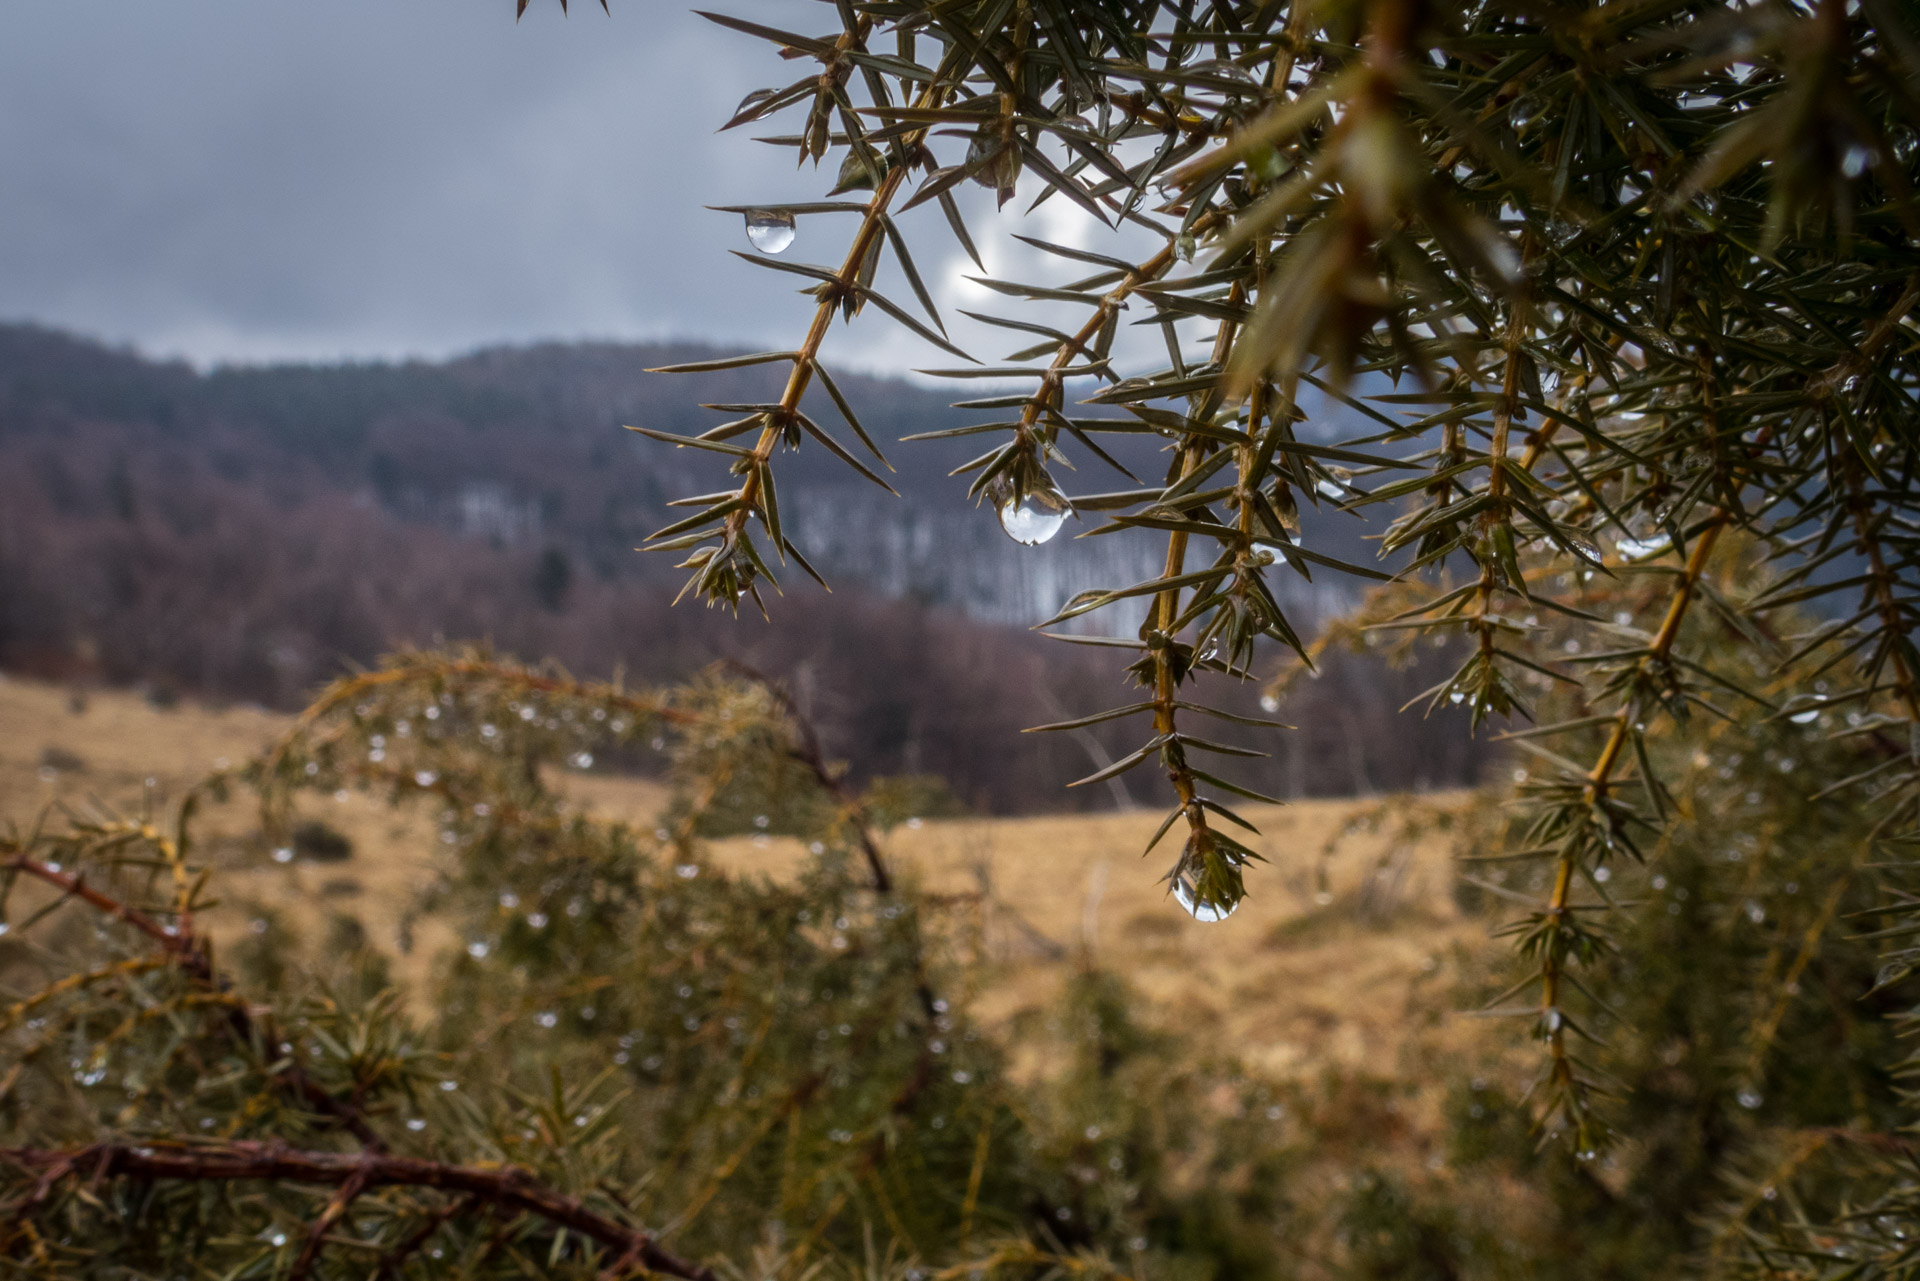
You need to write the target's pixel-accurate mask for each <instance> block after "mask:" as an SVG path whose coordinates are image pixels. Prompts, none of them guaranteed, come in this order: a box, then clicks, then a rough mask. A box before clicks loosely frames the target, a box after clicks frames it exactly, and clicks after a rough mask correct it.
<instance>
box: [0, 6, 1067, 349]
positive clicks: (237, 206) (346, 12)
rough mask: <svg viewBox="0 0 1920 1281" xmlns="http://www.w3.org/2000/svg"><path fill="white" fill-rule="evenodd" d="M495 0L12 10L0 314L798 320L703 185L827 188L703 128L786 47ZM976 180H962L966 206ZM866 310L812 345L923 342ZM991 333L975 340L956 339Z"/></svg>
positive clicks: (674, 19)
mask: <svg viewBox="0 0 1920 1281" xmlns="http://www.w3.org/2000/svg"><path fill="white" fill-rule="evenodd" d="M731 7H732V8H734V9H736V10H740V11H748V10H750V11H751V12H752V13H753V15H754V16H755V17H757V18H762V19H763V20H768V21H779V22H785V23H787V24H789V25H792V26H797V27H800V28H802V29H806V28H810V27H813V26H816V25H819V24H820V22H821V18H822V13H823V11H822V8H821V6H820V5H819V4H817V3H813V2H812V0H753V2H752V3H751V4H750V5H743V4H741V3H738V0H736V3H735V4H734V5H732V6H731ZM511 9H512V5H511V0H324V3H313V2H309V0H164V2H161V0H149V2H146V3H136V0H60V2H59V3H57V4H42V5H35V6H17V7H14V8H12V9H10V11H9V12H8V14H7V22H6V38H5V39H4V40H3V41H0V317H6V318H13V319H32V320H38V321H42V322H45V323H49V324H54V325H59V326H63V327H67V328H72V329H76V330H80V331H82V332H86V333H91V334H97V335H101V336H104V337H107V338H110V339H114V340H120V341H130V342H133V343H135V344H137V345H138V346H140V347H142V348H144V349H146V350H149V351H153V352H157V353H165V354H181V355H185V356H188V357H189V358H192V359H195V360H197V361H201V362H211V361H230V360H242V361H251V360H263V359H280V358H330V357H337V356H382V357H387V356H396V355H404V354H430V355H431V354H444V353H449V352H454V351H459V350H464V349H467V348H470V347H473V346H475V345H478V344H482V343H489V342H499V341H524V340H530V339H537V338H549V337H618V338H640V337H659V336H667V335H684V336H692V337H704V338H711V339H718V340H722V341H730V342H741V343H749V344H770V345H776V346H784V345H788V344H789V343H790V342H791V341H792V336H793V334H794V333H795V332H796V330H798V329H799V328H801V327H802V326H803V325H804V318H805V316H806V314H807V311H808V309H807V307H806V305H805V302H804V300H802V299H800V298H798V297H797V296H796V295H795V293H794V291H793V285H794V283H795V282H794V281H793V280H792V279H791V278H787V277H780V278H770V277H768V276H766V275H764V274H762V273H760V272H758V271H757V270H756V269H754V268H751V267H748V266H747V265H746V264H744V263H741V262H740V261H739V260H738V259H735V258H733V257H732V256H731V255H729V254H728V253H727V252H726V251H727V250H728V249H730V248H744V247H745V243H744V238H743V236H742V231H741V226H740V222H739V220H738V219H737V218H733V217H729V216H726V215H721V214H715V213H710V212H707V211H706V210H705V209H703V208H702V206H704V205H708V204H742V203H749V202H755V201H766V200H777V199H795V198H806V199H813V198H817V197H818V195H819V194H820V193H821V192H822V191H823V190H824V189H825V187H826V186H827V185H828V183H827V181H826V176H827V175H826V174H823V173H815V172H814V171H813V170H812V169H811V168H809V169H808V170H806V171H804V172H801V173H796V172H795V171H794V169H793V166H792V161H791V159H790V158H789V153H785V152H782V151H778V150H775V149H773V148H770V147H766V146H764V145H761V144H757V143H755V142H753V141H751V140H750V139H749V138H748V137H747V136H746V134H747V133H748V132H750V131H736V132H733V133H728V134H724V135H716V134H715V132H714V130H715V127H716V126H717V125H718V124H719V123H720V122H721V121H724V120H725V119H726V118H727V116H728V114H730V113H731V111H732V110H733V108H734V106H735V104H737V103H738V102H739V100H740V98H741V97H742V96H743V95H744V94H745V93H746V92H747V91H748V90H750V89H753V88H756V87H759V86H761V85H763V84H766V83H769V82H778V83H783V82H784V80H783V79H782V78H783V77H789V76H791V75H792V74H794V72H793V64H790V63H784V62H781V61H780V60H779V59H778V58H777V57H776V56H775V55H774V54H773V51H772V49H771V48H770V47H769V46H767V45H765V44H763V43H761V42H758V41H755V40H752V39H750V38H748V37H744V36H741V35H739V34H737V33H733V32H728V31H723V30H720V29H718V28H716V27H714V26H713V25H712V24H710V23H707V22H706V21H704V20H702V19H700V18H698V17H695V16H694V15H692V14H691V13H690V12H688V11H687V10H686V9H685V8H683V7H681V5H680V4H678V3H663V0H616V2H615V3H614V5H613V14H612V16H611V17H610V18H609V17H607V16H604V15H602V14H601V12H600V11H599V8H598V7H597V6H596V5H593V4H592V3H591V0H576V3H575V4H574V13H573V16H572V17H571V18H570V19H563V18H562V17H561V14H560V12H559V9H558V6H557V5H555V4H553V3H551V0H545V2H543V3H537V4H536V5H535V6H534V7H532V8H530V9H529V11H528V14H527V17H526V19H525V20H524V21H522V22H520V23H519V24H518V25H516V24H515V23H514V22H513V20H512V16H511ZM793 127H795V126H790V125H786V124H781V125H778V126H774V127H773V128H774V129H775V131H787V130H789V129H791V128H793ZM761 131H762V132H765V131H766V130H764V129H763V130H761ZM945 145H947V146H949V147H951V146H953V145H956V144H953V143H951V142H949V143H947V144H945ZM829 163H830V164H831V163H832V161H831V159H830V161H829ZM983 196H984V193H974V194H973V195H972V196H970V197H969V200H968V203H969V206H970V207H972V208H975V209H976V210H977V211H978V212H977V216H978V217H979V218H981V219H982V220H983V222H984V221H986V220H989V219H991V218H992V217H993V215H992V214H991V213H990V212H989V210H990V207H991V202H990V201H986V200H984V199H982V197H983ZM1011 208H1012V207H1011V206H1010V209H1011ZM929 220H930V221H929ZM908 226H909V230H910V231H911V230H912V229H913V228H914V227H916V226H917V227H918V228H920V229H921V231H920V234H919V235H918V236H917V237H916V239H917V241H918V242H919V243H922V244H923V245H924V246H925V248H923V249H922V251H921V254H922V257H921V264H920V265H921V269H922V271H923V272H924V273H926V274H927V275H928V276H929V277H930V279H931V282H932V284H933V287H934V288H935V290H936V292H937V293H938V294H939V295H940V296H941V299H942V302H943V304H946V305H948V306H953V305H959V306H978V305H979V304H980V303H981V302H982V301H985V300H986V295H985V293H984V291H982V290H980V289H979V288H978V287H977V286H972V285H968V284H966V283H965V282H964V281H963V280H962V276H963V275H964V273H965V272H967V271H971V270H973V269H972V268H971V266H970V265H968V264H966V263H965V261H964V259H962V258H961V257H960V256H959V254H958V252H957V251H956V250H954V249H953V248H952V246H951V242H950V240H949V238H948V237H947V235H946V233H945V230H944V227H943V225H942V224H941V221H940V217H939V214H938V212H937V210H931V209H923V210H918V211H915V212H914V213H913V214H910V215H908ZM1025 229H1027V230H1029V231H1032V232H1034V233H1036V234H1039V235H1042V236H1046V237H1049V238H1052V239H1056V240H1069V241H1078V242H1085V241H1086V240H1087V232H1088V220H1087V219H1086V218H1085V217H1084V216H1083V215H1080V214H1079V213H1078V212H1077V211H1075V210H1073V209H1072V207H1071V206H1069V205H1067V203H1066V202H1064V201H1053V202H1051V203H1050V204H1049V205H1048V206H1046V207H1044V208H1043V210H1042V212H1041V214H1040V216H1039V217H1037V218H1036V219H1034V220H1033V221H1032V222H1031V223H1029V224H1028V225H1027V227H1026V228H1025ZM976 230H984V228H977V229H976ZM983 239H986V240H991V239H992V237H985V238H983ZM1004 243H1005V242H1004V239H1003V238H1002V240H1001V244H1002V247H1001V248H1000V249H998V250H992V251H989V252H990V256H989V260H988V261H989V266H990V267H993V268H995V269H996V270H997V271H1003V272H1006V271H1013V270H1016V269H1025V268H1027V267H1029V266H1031V265H1032V264H1031V262H1030V259H1026V260H1023V261H1022V262H1021V263H1019V264H1018V265H1017V267H1016V264H1014V263H1011V262H1007V261H995V259H994V258H993V257H992V256H991V254H992V253H994V252H998V253H1002V254H1004V253H1005V252H1006V250H1005V247H1004ZM843 244H844V238H843V236H841V235H838V234H836V228H835V227H834V226H830V225H827V224H826V223H822V222H807V223H803V226H802V234H801V237H800V242H799V243H798V244H797V245H796V246H795V247H794V249H793V250H791V251H790V256H793V257H804V258H807V259H810V260H815V261H825V262H830V263H834V264H836V265H837V263H838V261H839V256H840V252H841V246H842V245H843ZM883 283H884V280H883ZM903 292H904V291H903ZM877 319H878V318H871V319H864V318H863V320H862V323H861V333H860V336H859V339H858V340H857V341H854V342H836V344H835V345H836V346H838V347H840V348H841V350H840V352H839V359H840V360H842V361H843V362H846V363H853V364H858V365H863V366H866V367H869V368H892V369H904V368H909V367H911V366H913V365H926V364H951V363H953V362H952V359H951V358H950V357H947V356H943V355H940V354H938V353H933V352H931V351H930V349H928V348H926V347H925V346H923V345H921V344H920V343H918V342H917V341H916V340H913V339H911V338H909V337H907V336H906V335H905V334H904V333H902V332H900V331H898V330H897V329H896V328H895V327H894V326H892V325H887V324H881V323H877ZM974 336H975V337H980V335H979V334H978V332H977V331H975V334H974ZM1004 343H1005V337H1004V335H994V336H992V337H991V338H990V339H989V340H987V341H985V342H984V344H983V351H984V353H985V354H988V355H997V354H999V353H998V349H999V348H1000V347H1001V346H1003V345H1004Z"/></svg>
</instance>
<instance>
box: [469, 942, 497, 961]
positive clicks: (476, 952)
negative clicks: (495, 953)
mask: <svg viewBox="0 0 1920 1281" xmlns="http://www.w3.org/2000/svg"><path fill="white" fill-rule="evenodd" d="M492 950H493V949H492V948H489V947H488V946H487V945H486V944H485V943H482V942H480V941H478V940H475V941H474V942H472V943H469V944H467V955H468V956H471V957H472V958H473V959H474V960H476V961H478V960H481V959H483V958H484V957H485V956H486V954H487V953H488V952H490V951H492Z"/></svg>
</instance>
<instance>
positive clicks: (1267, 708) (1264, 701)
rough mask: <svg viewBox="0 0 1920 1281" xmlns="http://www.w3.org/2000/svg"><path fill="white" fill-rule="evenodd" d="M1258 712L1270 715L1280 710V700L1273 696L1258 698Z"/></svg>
mask: <svg viewBox="0 0 1920 1281" xmlns="http://www.w3.org/2000/svg"><path fill="white" fill-rule="evenodd" d="M1260 710H1261V711H1263V712H1266V713H1267V714H1268V715H1272V714H1273V713H1274V712H1277V711H1279V710H1280V699H1279V698H1278V697H1277V696H1276V695H1273V694H1262V695H1261V696H1260Z"/></svg>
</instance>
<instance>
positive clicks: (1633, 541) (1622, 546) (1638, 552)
mask: <svg viewBox="0 0 1920 1281" xmlns="http://www.w3.org/2000/svg"><path fill="white" fill-rule="evenodd" d="M1672 546H1673V536H1672V535H1670V534H1664V533H1662V534H1653V535H1651V536H1649V537H1647V538H1623V539H1621V540H1620V541H1619V542H1617V543H1615V544H1614V547H1615V548H1616V549H1618V551H1619V552H1620V554H1621V555H1622V556H1624V557H1626V558H1627V559H1628V560H1646V559H1647V558H1648V557H1650V556H1658V555H1660V554H1661V553H1662V552H1664V551H1666V550H1668V549H1669V548H1671V547H1672Z"/></svg>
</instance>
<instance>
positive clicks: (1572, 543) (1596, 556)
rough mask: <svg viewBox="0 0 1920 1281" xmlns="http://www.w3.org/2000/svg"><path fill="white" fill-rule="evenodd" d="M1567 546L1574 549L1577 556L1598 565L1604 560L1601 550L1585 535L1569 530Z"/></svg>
mask: <svg viewBox="0 0 1920 1281" xmlns="http://www.w3.org/2000/svg"><path fill="white" fill-rule="evenodd" d="M1567 545H1568V546H1569V547H1571V548H1573V550H1574V554H1575V555H1577V556H1582V557H1584V558H1585V559H1587V560H1590V561H1592V562H1593V563H1594V564H1596V565H1598V564H1600V562H1601V561H1602V560H1603V559H1604V557H1602V556H1601V554H1600V548H1599V547H1598V546H1596V545H1595V543H1594V541H1593V540H1592V539H1591V538H1588V537H1587V536H1586V535H1585V534H1576V533H1573V532H1572V531H1571V530H1569V531H1568V532H1567Z"/></svg>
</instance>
